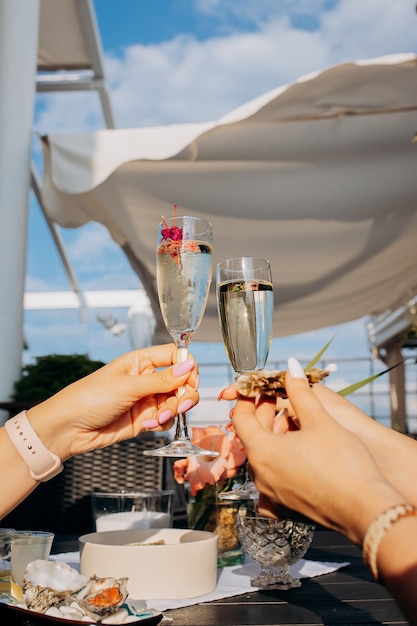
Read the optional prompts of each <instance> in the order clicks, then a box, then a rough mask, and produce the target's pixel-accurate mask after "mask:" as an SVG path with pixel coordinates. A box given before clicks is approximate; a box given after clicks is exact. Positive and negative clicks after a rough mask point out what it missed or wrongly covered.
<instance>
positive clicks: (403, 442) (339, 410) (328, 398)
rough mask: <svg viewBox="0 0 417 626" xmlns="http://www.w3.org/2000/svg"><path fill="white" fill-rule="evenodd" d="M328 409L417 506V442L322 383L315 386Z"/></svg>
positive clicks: (392, 482)
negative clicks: (415, 478)
mask: <svg viewBox="0 0 417 626" xmlns="http://www.w3.org/2000/svg"><path fill="white" fill-rule="evenodd" d="M314 392H315V394H316V396H317V397H318V398H319V400H320V402H322V404H323V406H325V408H326V409H327V411H328V412H329V413H330V414H331V415H332V417H333V418H334V419H336V420H337V421H338V422H339V423H340V424H341V425H342V426H343V427H344V428H347V429H348V430H350V431H351V432H353V433H354V434H355V435H356V436H357V437H359V438H360V440H361V441H362V442H363V443H364V444H365V445H366V447H367V448H368V450H369V451H370V453H371V454H372V457H373V459H374V461H375V463H376V464H377V466H378V468H379V469H380V471H381V472H382V473H383V475H384V476H385V477H386V478H387V480H389V482H390V483H391V485H392V486H393V487H395V488H396V489H397V490H398V491H399V492H400V493H401V494H402V496H403V497H404V499H405V500H406V501H407V502H410V503H412V504H416V505H417V483H416V481H413V480H410V476H417V442H416V441H415V440H414V439H411V438H410V437H407V436H406V435H402V434H401V433H397V432H396V431H394V430H393V429H391V428H388V427H386V426H383V425H382V424H380V423H379V422H377V421H376V420H374V419H372V418H370V417H369V416H368V415H366V414H365V413H363V411H361V410H360V409H358V408H357V407H356V406H355V405H354V404H352V403H351V402H350V401H349V400H347V399H346V398H342V397H341V396H338V395H337V394H335V393H334V392H333V391H331V390H330V389H328V388H327V387H325V386H323V385H316V387H315V388H314Z"/></svg>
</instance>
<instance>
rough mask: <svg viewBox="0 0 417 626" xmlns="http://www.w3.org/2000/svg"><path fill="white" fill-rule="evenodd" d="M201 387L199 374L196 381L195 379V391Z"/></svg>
mask: <svg viewBox="0 0 417 626" xmlns="http://www.w3.org/2000/svg"><path fill="white" fill-rule="evenodd" d="M199 386H200V374H197V376H196V379H195V387H194V389H198V388H199Z"/></svg>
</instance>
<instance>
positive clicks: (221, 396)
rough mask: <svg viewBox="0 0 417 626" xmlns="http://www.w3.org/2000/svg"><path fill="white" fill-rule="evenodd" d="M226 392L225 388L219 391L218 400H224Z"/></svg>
mask: <svg viewBox="0 0 417 626" xmlns="http://www.w3.org/2000/svg"><path fill="white" fill-rule="evenodd" d="M224 392H225V389H222V390H221V392H220V393H219V395H218V396H217V400H222V399H223V394H224Z"/></svg>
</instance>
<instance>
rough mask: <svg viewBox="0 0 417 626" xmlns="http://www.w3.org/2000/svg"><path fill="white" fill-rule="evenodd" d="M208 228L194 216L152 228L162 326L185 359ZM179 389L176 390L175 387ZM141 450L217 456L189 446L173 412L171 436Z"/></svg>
mask: <svg viewBox="0 0 417 626" xmlns="http://www.w3.org/2000/svg"><path fill="white" fill-rule="evenodd" d="M212 240H213V236H212V227H211V224H210V223H209V222H207V221H206V220H203V219H200V218H197V217H188V216H181V217H172V218H168V219H163V220H162V222H161V223H160V225H159V230H158V246H157V255H156V269H157V284H158V296H159V303H160V306H161V312H162V317H163V319H164V322H165V326H166V327H167V330H168V332H169V334H170V335H171V337H172V339H173V340H174V342H175V344H176V346H177V348H178V362H179V363H180V362H182V361H185V360H186V359H187V356H188V346H189V343H190V341H191V338H192V336H193V335H194V333H195V331H196V330H197V328H198V327H199V325H200V322H201V320H202V318H203V314H204V310H205V308H206V303H207V298H208V294H209V289H210V284H211V276H212V253H213V247H212ZM180 394H181V390H180ZM144 454H146V455H157V456H170V457H186V456H192V455H199V456H218V454H219V453H218V452H216V451H214V450H203V449H202V448H199V447H198V446H194V445H193V444H192V442H191V439H190V437H189V434H188V429H187V422H186V415H185V413H179V414H178V419H177V426H176V432H175V437H174V440H173V441H171V443H169V444H168V445H167V446H164V447H163V448H159V449H156V450H146V451H145V452H144Z"/></svg>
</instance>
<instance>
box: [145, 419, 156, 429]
mask: <svg viewBox="0 0 417 626" xmlns="http://www.w3.org/2000/svg"><path fill="white" fill-rule="evenodd" d="M142 426H143V427H144V428H158V426H159V422H158V421H157V420H144V421H143V422H142Z"/></svg>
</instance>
